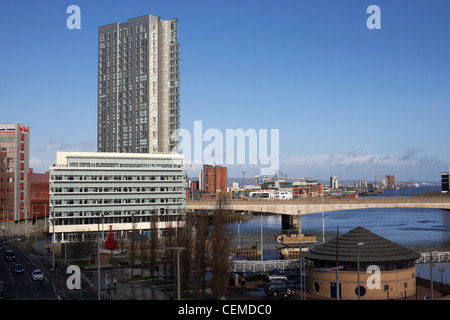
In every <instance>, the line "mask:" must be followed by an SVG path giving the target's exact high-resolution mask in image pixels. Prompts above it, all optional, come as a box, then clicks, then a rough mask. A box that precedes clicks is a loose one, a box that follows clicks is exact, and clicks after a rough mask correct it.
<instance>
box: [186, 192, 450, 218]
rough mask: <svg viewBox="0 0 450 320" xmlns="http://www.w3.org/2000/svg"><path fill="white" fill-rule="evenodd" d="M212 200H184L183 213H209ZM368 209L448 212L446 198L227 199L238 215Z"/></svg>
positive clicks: (213, 206)
mask: <svg viewBox="0 0 450 320" xmlns="http://www.w3.org/2000/svg"><path fill="white" fill-rule="evenodd" d="M215 204H216V202H215V200H194V201H187V203H186V209H187V210H213V209H214V208H215ZM371 208H433V209H446V210H450V197H398V198H395V197H393V198H390V197H367V198H353V199H348V198H323V199H317V198H314V199H297V200H230V203H229V209H230V210H233V211H242V212H248V211H250V212H264V213H274V214H283V215H291V216H298V215H299V214H301V215H304V214H310V213H317V212H323V211H324V212H330V211H340V210H353V209H371Z"/></svg>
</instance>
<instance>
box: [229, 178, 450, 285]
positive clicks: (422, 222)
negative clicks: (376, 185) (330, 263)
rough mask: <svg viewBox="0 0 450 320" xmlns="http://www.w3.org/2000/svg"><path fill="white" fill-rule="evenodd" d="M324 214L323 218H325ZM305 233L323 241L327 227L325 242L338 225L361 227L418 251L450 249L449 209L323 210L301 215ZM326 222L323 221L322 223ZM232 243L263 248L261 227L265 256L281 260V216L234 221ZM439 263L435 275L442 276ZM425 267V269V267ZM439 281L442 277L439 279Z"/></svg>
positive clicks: (404, 192) (402, 193) (405, 192)
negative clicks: (277, 240)
mask: <svg viewBox="0 0 450 320" xmlns="http://www.w3.org/2000/svg"><path fill="white" fill-rule="evenodd" d="M439 189H440V186H437V185H432V186H430V185H429V186H420V187H418V188H416V187H412V188H405V189H399V190H397V192H396V191H395V190H386V191H385V192H384V193H383V194H380V195H378V196H377V197H395V196H397V197H408V196H411V195H413V194H420V193H426V192H432V191H436V190H439ZM322 215H323V217H324V218H322ZM301 222H302V223H301V225H302V233H305V234H311V235H315V236H316V237H317V240H318V243H319V244H320V243H321V242H322V236H323V233H322V228H323V227H324V229H325V241H327V240H329V239H332V238H334V237H336V231H337V227H338V226H339V234H344V233H346V232H348V231H350V230H351V229H353V228H356V227H358V226H361V227H363V228H366V229H368V230H369V231H371V232H373V233H375V234H377V235H379V236H382V237H384V238H386V239H388V240H391V241H393V242H395V243H398V244H400V245H403V246H405V247H408V248H410V249H413V250H415V251H417V252H430V251H450V211H448V210H441V209H424V208H377V209H362V210H342V211H333V212H324V213H313V214H306V215H303V216H302V218H301ZM323 222H324V223H323ZM231 228H232V230H233V239H232V245H233V246H237V245H239V244H240V245H241V246H243V247H246V246H248V245H255V244H256V245H257V246H258V248H261V230H262V234H263V241H262V246H263V259H264V260H271V259H278V258H279V253H278V248H279V247H281V246H280V244H279V243H277V242H276V237H277V235H279V234H281V233H283V232H286V230H282V227H281V215H276V214H262V215H255V216H254V217H253V218H251V219H249V220H246V221H242V222H241V223H240V224H238V223H233V224H232V225H231ZM443 265H444V266H446V270H447V272H445V275H446V276H445V279H444V281H450V276H449V275H450V264H448V263H447V264H443ZM438 267H442V265H441V264H438V265H436V267H435V268H436V271H435V272H434V273H433V278H434V279H435V280H438V278H437V277H440V275H439V273H438V271H437V268H438ZM417 269H418V271H419V270H420V272H421V276H422V277H426V276H427V274H429V266H427V267H425V265H421V266H419V265H418V268H417ZM422 269H423V270H422ZM439 281H440V278H439Z"/></svg>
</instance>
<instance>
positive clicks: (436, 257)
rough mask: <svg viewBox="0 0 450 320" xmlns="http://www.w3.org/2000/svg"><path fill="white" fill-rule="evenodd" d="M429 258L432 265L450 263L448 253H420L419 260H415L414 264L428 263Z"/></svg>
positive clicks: (449, 254)
mask: <svg viewBox="0 0 450 320" xmlns="http://www.w3.org/2000/svg"><path fill="white" fill-rule="evenodd" d="M430 257H431V262H432V263H439V262H450V252H448V251H447V252H431V253H430V252H422V253H421V254H420V258H419V259H417V260H416V263H430Z"/></svg>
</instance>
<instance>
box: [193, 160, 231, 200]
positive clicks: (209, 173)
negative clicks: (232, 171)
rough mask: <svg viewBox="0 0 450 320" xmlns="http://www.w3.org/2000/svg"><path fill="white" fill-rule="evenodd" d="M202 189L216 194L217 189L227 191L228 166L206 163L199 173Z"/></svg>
mask: <svg viewBox="0 0 450 320" xmlns="http://www.w3.org/2000/svg"><path fill="white" fill-rule="evenodd" d="M199 182H200V190H203V191H208V192H209V194H216V192H217V191H222V192H227V184H228V182H227V168H226V167H221V166H216V165H214V164H213V165H209V164H204V165H203V169H202V170H201V171H200V174H199Z"/></svg>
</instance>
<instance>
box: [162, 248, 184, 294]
mask: <svg viewBox="0 0 450 320" xmlns="http://www.w3.org/2000/svg"><path fill="white" fill-rule="evenodd" d="M166 249H170V250H177V300H181V291H180V250H183V249H186V248H185V247H167V248H166Z"/></svg>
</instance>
